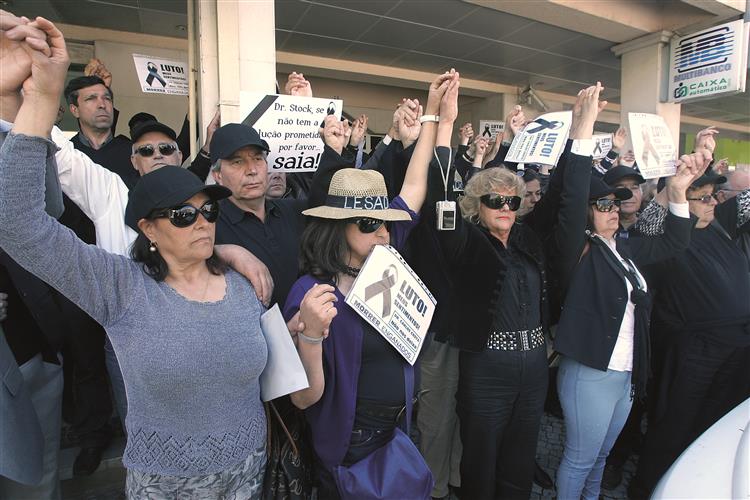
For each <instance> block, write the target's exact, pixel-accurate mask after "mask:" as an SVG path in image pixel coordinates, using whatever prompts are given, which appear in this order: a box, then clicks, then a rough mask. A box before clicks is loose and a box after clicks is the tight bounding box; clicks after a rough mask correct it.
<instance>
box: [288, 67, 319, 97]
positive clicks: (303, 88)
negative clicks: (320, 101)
mask: <svg viewBox="0 0 750 500" xmlns="http://www.w3.org/2000/svg"><path fill="white" fill-rule="evenodd" d="M284 91H285V92H286V93H287V94H289V95H294V96H301V97H312V96H313V92H312V85H310V82H308V81H307V80H306V79H305V75H303V74H302V73H297V72H296V71H292V72H291V73H290V74H289V76H288V77H287V81H286V85H284Z"/></svg>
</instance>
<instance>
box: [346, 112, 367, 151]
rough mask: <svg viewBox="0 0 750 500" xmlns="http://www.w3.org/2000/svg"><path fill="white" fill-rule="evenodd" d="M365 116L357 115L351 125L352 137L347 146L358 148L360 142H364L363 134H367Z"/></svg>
mask: <svg viewBox="0 0 750 500" xmlns="http://www.w3.org/2000/svg"><path fill="white" fill-rule="evenodd" d="M367 121H368V119H367V115H359V117H358V118H357V119H356V120H354V123H353V124H352V135H351V139H350V140H349V145H351V146H355V147H358V146H359V145H360V144H361V143H362V141H364V140H365V133H367Z"/></svg>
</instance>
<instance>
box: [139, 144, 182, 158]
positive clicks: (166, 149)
mask: <svg viewBox="0 0 750 500" xmlns="http://www.w3.org/2000/svg"><path fill="white" fill-rule="evenodd" d="M175 151H177V146H175V145H174V144H167V143H165V142H162V143H159V153H161V155H162V156H169V155H171V154H174V152H175ZM154 152H155V149H154V146H153V145H152V144H144V145H143V146H138V147H137V148H135V151H134V154H138V155H141V156H143V157H144V158H148V157H149V156H154Z"/></svg>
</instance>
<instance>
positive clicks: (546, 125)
mask: <svg viewBox="0 0 750 500" xmlns="http://www.w3.org/2000/svg"><path fill="white" fill-rule="evenodd" d="M534 123H538V124H539V126H538V127H536V128H534V129H529V130H527V131H526V132H527V133H529V134H536V133H537V132H541V131H542V130H547V129H550V130H555V129H558V128H560V127H562V126H563V125H564V124H563V122H559V121H557V120H552V121H551V122H549V121H547V120H545V119H543V118H537V119H536V120H534Z"/></svg>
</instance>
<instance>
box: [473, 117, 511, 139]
mask: <svg viewBox="0 0 750 500" xmlns="http://www.w3.org/2000/svg"><path fill="white" fill-rule="evenodd" d="M504 129H505V122H501V121H498V120H479V137H486V138H487V139H492V138H493V137H497V134H502V133H503V130H504Z"/></svg>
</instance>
